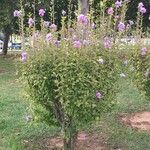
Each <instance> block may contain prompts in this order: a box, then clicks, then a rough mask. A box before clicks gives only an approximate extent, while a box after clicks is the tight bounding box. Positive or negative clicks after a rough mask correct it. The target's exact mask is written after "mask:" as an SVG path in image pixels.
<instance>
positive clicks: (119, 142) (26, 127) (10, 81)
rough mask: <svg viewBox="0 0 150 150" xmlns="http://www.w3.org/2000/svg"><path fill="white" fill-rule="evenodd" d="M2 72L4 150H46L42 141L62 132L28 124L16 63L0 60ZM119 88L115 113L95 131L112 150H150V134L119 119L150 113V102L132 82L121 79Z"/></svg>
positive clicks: (0, 140)
mask: <svg viewBox="0 0 150 150" xmlns="http://www.w3.org/2000/svg"><path fill="white" fill-rule="evenodd" d="M0 70H3V72H2V73H0V150H23V149H30V150H32V149H33V150H34V149H44V148H41V147H40V146H39V145H38V143H37V141H38V139H40V138H42V137H49V136H51V135H54V134H56V133H57V132H58V130H57V129H56V128H54V127H51V128H48V126H46V125H45V124H44V123H28V122H27V121H26V120H25V116H26V115H27V113H28V111H27V106H28V105H27V104H26V103H25V101H24V100H23V98H22V96H21V93H20V91H21V85H20V83H18V81H17V77H16V73H15V64H14V61H13V60H11V59H3V58H0ZM119 86H120V91H119V93H118V95H117V104H116V105H115V106H114V108H113V110H112V112H111V113H107V114H104V115H103V117H102V120H101V123H98V124H97V125H94V130H95V131H96V132H102V133H104V134H106V135H107V137H108V139H107V141H106V142H107V145H108V149H110V150H115V149H119V148H120V149H125V150H149V149H150V142H149V141H150V133H149V132H146V131H137V130H135V129H132V128H128V127H126V126H125V125H123V124H122V123H121V122H120V120H119V117H118V116H119V114H120V113H134V112H139V111H143V110H150V102H149V101H147V100H145V98H144V97H142V96H141V95H140V94H139V91H138V90H137V89H136V87H134V85H133V84H132V83H130V81H129V80H126V79H121V80H120V81H119ZM88 130H91V129H88ZM29 139H30V140H32V143H30V145H29V147H28V148H26V147H25V144H24V141H25V140H27V141H28V140H29Z"/></svg>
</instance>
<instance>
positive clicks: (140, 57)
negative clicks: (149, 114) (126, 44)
mask: <svg viewBox="0 0 150 150" xmlns="http://www.w3.org/2000/svg"><path fill="white" fill-rule="evenodd" d="M131 62H132V65H133V68H134V72H133V75H134V76H133V81H134V82H135V84H136V85H137V87H138V89H139V90H140V91H141V92H142V93H143V94H144V95H145V96H146V97H147V98H148V99H150V48H149V47H142V48H139V47H138V48H135V50H134V51H133V54H132V57H131Z"/></svg>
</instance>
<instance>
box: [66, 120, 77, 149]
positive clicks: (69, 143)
mask: <svg viewBox="0 0 150 150" xmlns="http://www.w3.org/2000/svg"><path fill="white" fill-rule="evenodd" d="M68 122H69V124H68V125H67V123H66V124H64V125H65V126H63V134H64V135H67V137H68V138H67V139H66V138H64V141H63V142H64V150H74V148H75V144H76V140H77V130H76V127H75V126H74V125H73V123H72V119H70V120H69V121H68ZM65 137H66V136H65Z"/></svg>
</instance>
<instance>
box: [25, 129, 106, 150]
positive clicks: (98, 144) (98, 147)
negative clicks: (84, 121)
mask: <svg viewBox="0 0 150 150" xmlns="http://www.w3.org/2000/svg"><path fill="white" fill-rule="evenodd" d="M105 139H106V137H105V136H104V135H102V134H101V133H85V132H82V133H79V134H78V139H77V142H76V146H75V150H93V149H94V150H107V148H106V142H105ZM31 142H32V141H27V140H24V142H23V143H24V144H25V147H26V148H25V149H26V150H29V149H30V148H29V147H30V145H34V142H33V143H31ZM37 144H38V148H37V147H36V148H37V149H39V150H63V140H62V138H60V137H52V138H42V139H38V141H36V146H37Z"/></svg>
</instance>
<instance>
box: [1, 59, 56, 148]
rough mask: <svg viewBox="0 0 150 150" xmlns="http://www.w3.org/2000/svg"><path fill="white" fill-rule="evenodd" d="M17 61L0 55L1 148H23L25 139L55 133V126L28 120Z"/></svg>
mask: <svg viewBox="0 0 150 150" xmlns="http://www.w3.org/2000/svg"><path fill="white" fill-rule="evenodd" d="M20 84H21V83H20V82H18V81H17V76H16V71H15V63H14V61H13V60H11V59H8V58H5V59H4V58H2V57H0V150H22V149H24V144H23V143H24V142H23V141H24V140H25V139H30V138H32V139H34V138H36V137H39V136H47V135H53V134H54V133H56V129H55V128H50V129H49V128H48V127H47V126H46V125H45V124H42V123H34V124H33V123H29V122H27V121H26V119H25V118H26V116H27V115H28V105H27V104H25V101H24V100H23V97H22V95H21V85H20Z"/></svg>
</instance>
